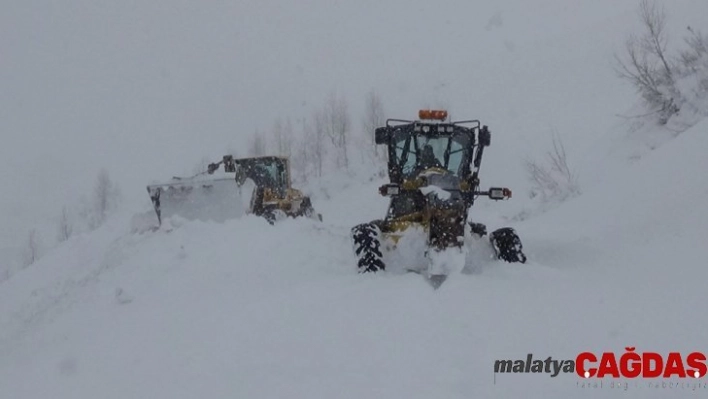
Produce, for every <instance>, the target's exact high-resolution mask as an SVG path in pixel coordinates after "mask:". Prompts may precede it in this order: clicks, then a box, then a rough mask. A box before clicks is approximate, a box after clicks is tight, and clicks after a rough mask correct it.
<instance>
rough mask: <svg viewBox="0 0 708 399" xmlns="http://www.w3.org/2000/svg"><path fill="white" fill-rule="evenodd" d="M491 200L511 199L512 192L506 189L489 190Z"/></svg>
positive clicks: (494, 188)
mask: <svg viewBox="0 0 708 399" xmlns="http://www.w3.org/2000/svg"><path fill="white" fill-rule="evenodd" d="M489 198H490V199H493V200H495V201H499V200H503V199H507V198H511V190H509V189H508V188H506V187H503V188H502V187H492V188H490V189H489Z"/></svg>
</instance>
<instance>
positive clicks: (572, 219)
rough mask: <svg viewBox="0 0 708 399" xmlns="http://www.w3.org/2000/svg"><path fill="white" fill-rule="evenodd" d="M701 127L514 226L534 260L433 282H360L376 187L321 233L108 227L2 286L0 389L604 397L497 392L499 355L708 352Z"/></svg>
mask: <svg viewBox="0 0 708 399" xmlns="http://www.w3.org/2000/svg"><path fill="white" fill-rule="evenodd" d="M707 130H708V124H707V123H706V122H705V121H704V122H703V123H701V124H699V125H697V126H695V127H694V128H693V129H691V130H689V131H687V132H685V133H684V134H682V135H681V136H679V137H678V138H676V139H675V140H673V141H672V142H670V143H668V144H666V145H665V146H664V147H662V148H661V149H659V150H657V151H656V152H654V153H652V154H650V155H648V156H647V157H646V158H645V159H643V160H642V161H640V162H639V163H637V164H635V165H634V166H632V167H630V168H627V169H626V170H621V171H618V173H617V174H615V176H613V178H612V179H611V180H608V181H607V182H606V185H605V187H604V188H603V189H601V190H594V191H592V192H588V193H586V194H585V195H583V196H582V197H579V198H577V199H576V200H574V201H571V202H568V203H567V204H565V205H564V206H562V207H560V208H559V209H557V210H555V211H552V212H549V213H547V214H545V215H543V216H539V217H537V218H533V219H530V220H528V221H526V222H522V223H519V224H517V225H516V226H515V227H516V228H517V229H518V230H519V232H520V233H521V235H522V237H523V238H524V240H525V245H526V248H527V254H528V255H529V257H530V262H529V263H528V264H525V265H509V264H505V263H500V262H491V261H490V262H486V263H484V264H480V268H479V271H478V273H475V274H472V275H464V274H459V275H454V276H453V277H451V278H450V279H448V281H447V282H446V283H445V284H444V285H443V286H442V287H441V289H439V290H437V291H433V290H432V289H431V288H430V287H429V286H428V285H427V283H426V282H424V281H423V280H422V279H421V278H420V276H418V275H415V274H411V275H393V274H384V275H376V276H374V275H366V276H362V275H358V274H357V273H356V272H355V266H354V258H353V255H352V253H351V245H350V241H349V237H348V230H349V228H350V227H351V226H352V224H353V223H356V222H359V221H364V220H368V219H372V218H375V217H379V216H381V215H382V212H383V211H384V210H385V206H386V203H385V201H382V199H381V197H377V196H376V195H375V194H376V186H377V184H378V182H370V183H368V184H361V185H352V186H351V187H349V188H346V189H343V190H339V191H338V192H337V193H336V194H332V195H331V198H330V199H329V200H326V199H324V198H317V199H316V200H315V206H317V207H319V208H320V210H321V211H322V212H323V213H324V214H325V218H326V221H325V223H318V222H314V221H311V220H286V221H284V222H282V223H280V224H278V225H277V226H275V227H273V226H269V225H268V224H267V223H266V222H265V221H263V220H261V219H257V218H253V217H246V218H243V219H239V220H234V221H230V222H227V223H224V224H208V223H201V222H192V223H184V224H181V225H176V226H173V228H172V229H163V230H162V231H158V232H154V233H152V232H151V233H145V234H130V233H129V232H128V231H126V230H127V229H126V226H125V224H124V223H119V222H118V221H115V223H113V224H112V225H109V226H106V227H104V228H103V229H102V230H100V231H99V232H97V233H96V234H93V235H87V236H81V237H75V238H74V239H72V240H70V241H69V242H67V243H66V245H64V246H62V247H61V248H60V249H58V250H57V251H56V252H54V253H52V254H51V255H49V256H47V257H46V258H44V259H42V260H41V261H40V262H39V263H37V264H36V265H35V266H33V267H32V268H29V269H26V270H24V271H23V272H21V273H19V274H18V275H17V276H16V277H14V278H13V279H11V280H10V281H8V282H6V283H5V284H3V286H2V287H0V309H1V311H0V316H1V317H2V319H0V323H2V324H1V328H0V331H1V335H0V345H1V346H0V353H1V354H2V357H1V359H2V361H1V362H0V386H2V387H3V392H5V393H7V394H8V395H9V396H8V397H13V398H38V397H53V398H93V397H102V398H128V397H130V398H134V397H156V398H163V397H164V398H174V397H180V398H181V397H184V398H187V397H195V396H201V397H254V398H255V397H258V398H277V397H302V398H305V397H317V398H326V397H343V398H360V397H362V396H370V397H371V396H373V397H414V398H418V397H420V398H427V397H443V398H469V397H509V398H511V397H520V396H523V397H539V398H549V397H557V398H567V397H584V396H585V395H590V394H592V396H600V395H605V394H607V393H604V392H602V393H601V392H597V391H596V392H592V393H588V392H585V391H587V388H585V389H583V388H579V387H578V386H577V385H576V382H578V381H579V379H578V378H577V377H576V376H575V375H570V376H569V375H560V376H559V377H556V378H550V377H548V376H547V375H545V374H543V375H533V374H531V375H497V376H496V383H495V380H494V379H493V364H494V360H495V359H506V358H523V357H525V356H526V354H527V353H534V354H535V355H537V356H543V357H544V358H545V357H547V356H553V357H554V358H566V357H567V358H571V357H574V356H575V355H576V354H577V353H579V352H581V351H586V350H589V351H605V350H614V351H622V350H623V348H624V347H625V346H636V347H638V348H640V349H641V350H654V351H693V350H705V349H704V348H705V330H706V329H707V328H708V316H707V315H706V314H705V312H702V311H700V304H701V303H705V301H706V300H708V294H707V293H706V290H705V289H704V288H705V281H707V280H708V269H707V268H706V267H705V253H704V250H703V246H704V245H705V237H706V233H708V232H707V231H706V226H708V209H706V207H705V205H704V199H705V198H706V195H708V186H706V184H705V177H704V176H703V174H701V173H690V172H687V171H697V170H701V169H703V168H705V158H704V149H705V148H708V135H706V134H705V132H706V131H707ZM498 206H500V207H503V206H504V204H503V203H500V204H498ZM341 209H356V210H357V212H356V213H354V212H342V211H341ZM475 216H476V219H477V220H479V221H483V222H489V223H490V224H491V223H494V222H495V221H494V220H486V219H485V214H484V213H477V214H475ZM599 389H600V388H597V389H596V390H599ZM603 389H605V390H609V388H603ZM705 392H706V390H705V389H703V390H700V391H698V392H694V391H690V390H688V389H682V390H676V389H674V390H673V391H671V392H667V390H661V389H659V390H651V389H649V388H647V387H642V386H640V387H634V388H633V387H631V386H630V388H629V390H627V391H626V392H624V393H623V395H625V396H623V397H637V398H640V397H641V398H651V397H656V398H665V397H679V396H681V397H683V396H685V395H689V394H692V395H694V396H693V397H701V395H704V394H705ZM608 393H609V392H608ZM615 395H616V394H615Z"/></svg>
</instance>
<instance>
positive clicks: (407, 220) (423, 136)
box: [351, 110, 526, 286]
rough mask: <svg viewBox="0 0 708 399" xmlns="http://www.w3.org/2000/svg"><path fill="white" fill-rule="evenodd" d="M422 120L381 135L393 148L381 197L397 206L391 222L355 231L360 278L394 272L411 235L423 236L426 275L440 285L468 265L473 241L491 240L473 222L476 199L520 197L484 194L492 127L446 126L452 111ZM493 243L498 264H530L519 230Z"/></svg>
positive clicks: (396, 123)
mask: <svg viewBox="0 0 708 399" xmlns="http://www.w3.org/2000/svg"><path fill="white" fill-rule="evenodd" d="M418 116H419V119H418V120H414V121H409V120H399V119H389V120H387V121H386V126H383V127H379V128H377V129H376V130H375V142H376V144H377V145H385V146H386V147H387V150H388V174H389V180H390V183H388V184H385V185H383V186H381V187H380V189H379V191H380V194H381V195H384V196H387V197H390V204H389V207H388V211H387V213H386V216H385V217H384V218H383V219H380V220H374V221H372V222H369V223H363V224H359V225H357V226H355V227H354V228H352V230H351V237H352V240H353V246H354V252H355V254H356V256H357V258H358V260H357V262H358V268H359V272H361V273H368V272H379V271H383V270H386V258H387V253H389V252H395V251H396V250H399V251H401V249H399V248H398V247H399V246H400V244H401V241H402V239H403V238H405V237H406V236H407V235H409V233H410V232H412V231H416V232H422V235H423V236H424V237H425V238H424V240H425V243H424V247H425V252H424V257H425V258H426V259H427V265H426V266H425V268H424V269H423V270H419V271H420V272H421V273H422V274H425V275H426V277H428V278H429V279H430V280H431V282H433V285H434V286H436V284H437V286H439V284H442V281H444V280H445V278H446V276H447V275H448V274H449V273H450V271H451V270H454V269H455V268H457V269H460V267H461V263H462V264H464V262H465V257H466V254H467V252H465V250H466V249H468V248H465V243H466V242H467V241H468V240H467V238H468V237H467V236H469V235H471V234H475V235H476V236H477V237H484V236H487V230H486V226H484V225H483V224H480V223H472V222H471V221H468V214H469V209H470V207H471V206H472V205H473V204H474V202H475V200H476V199H477V198H478V197H480V196H486V197H488V198H490V199H492V200H504V199H508V198H510V197H511V195H512V193H511V190H509V189H508V188H503V187H493V188H490V189H489V190H486V191H481V190H480V189H479V183H480V181H479V169H480V165H481V162H482V154H483V152H484V148H485V147H487V146H489V145H490V143H491V134H490V132H489V128H488V127H487V126H483V125H481V123H480V121H478V120H467V121H459V122H446V120H447V112H446V111H444V110H421V111H420V112H419V115H418ZM418 237H420V235H418ZM488 240H489V243H490V244H491V246H492V247H493V249H494V254H495V255H496V256H497V258H498V259H501V260H504V261H507V262H521V263H525V262H526V256H525V255H524V253H523V251H522V244H521V240H520V239H519V237H518V235H517V234H516V232H515V230H514V229H512V228H510V227H505V228H500V229H497V230H495V231H493V232H492V233H491V234H489V235H488ZM406 248H408V247H406ZM403 251H405V249H404V250H403ZM423 263H426V262H423Z"/></svg>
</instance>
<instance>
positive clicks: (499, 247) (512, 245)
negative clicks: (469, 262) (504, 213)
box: [489, 227, 526, 263]
mask: <svg viewBox="0 0 708 399" xmlns="http://www.w3.org/2000/svg"><path fill="white" fill-rule="evenodd" d="M489 240H490V241H491V243H492V246H493V247H494V251H495V252H496V253H497V258H499V259H501V260H503V261H505V262H509V263H517V262H518V263H526V255H524V252H523V248H524V246H523V245H522V244H521V239H520V238H519V235H518V234H516V231H515V230H514V229H512V228H511V227H504V228H501V229H498V230H495V231H494V232H493V233H492V234H491V235H490V236H489Z"/></svg>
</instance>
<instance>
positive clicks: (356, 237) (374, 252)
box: [351, 223, 386, 273]
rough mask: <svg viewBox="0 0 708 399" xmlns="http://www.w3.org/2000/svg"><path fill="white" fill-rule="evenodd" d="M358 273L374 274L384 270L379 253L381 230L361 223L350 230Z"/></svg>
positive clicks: (371, 224) (370, 224)
mask: <svg viewBox="0 0 708 399" xmlns="http://www.w3.org/2000/svg"><path fill="white" fill-rule="evenodd" d="M351 236H352V240H353V241H354V253H355V254H356V256H357V257H358V261H357V266H358V267H359V273H372V272H373V273H375V272H379V271H383V270H385V269H386V265H385V264H384V262H383V259H382V258H383V254H382V253H381V241H380V237H381V230H380V229H379V227H378V226H376V225H375V224H373V223H363V224H360V225H358V226H355V227H354V228H352V230H351Z"/></svg>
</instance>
